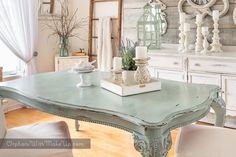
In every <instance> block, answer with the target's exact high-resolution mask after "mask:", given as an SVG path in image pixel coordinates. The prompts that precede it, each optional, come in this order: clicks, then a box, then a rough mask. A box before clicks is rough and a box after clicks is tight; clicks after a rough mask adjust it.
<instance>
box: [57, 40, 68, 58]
mask: <svg viewBox="0 0 236 157" xmlns="http://www.w3.org/2000/svg"><path fill="white" fill-rule="evenodd" d="M59 55H60V57H68V56H69V39H68V37H60V41H59Z"/></svg>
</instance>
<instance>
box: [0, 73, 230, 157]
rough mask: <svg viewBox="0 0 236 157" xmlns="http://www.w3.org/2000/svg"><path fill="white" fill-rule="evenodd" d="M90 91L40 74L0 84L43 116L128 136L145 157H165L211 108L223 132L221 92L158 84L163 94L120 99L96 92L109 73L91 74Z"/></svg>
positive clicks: (68, 79) (1, 90)
mask: <svg viewBox="0 0 236 157" xmlns="http://www.w3.org/2000/svg"><path fill="white" fill-rule="evenodd" d="M90 75H91V77H92V83H93V86H91V87H86V88H77V87H76V84H77V83H78V82H79V75H77V74H74V73H69V72H67V71H63V72H56V73H54V72H53V73H44V74H38V75H34V76H30V77H25V78H21V79H18V80H14V81H10V82H5V83H1V84H0V96H1V99H2V98H12V99H15V100H18V101H19V102H21V103H23V104H25V105H27V106H30V107H33V108H36V109H38V110H41V111H43V112H47V113H51V114H55V115H59V116H63V117H67V118H71V119H75V120H79V121H87V122H93V123H99V124H103V125H109V126H112V127H116V128H119V129H123V130H126V131H128V132H131V133H132V134H133V137H134V147H135V148H136V150H137V151H139V152H140V153H141V155H142V156H143V157H166V156H167V153H168V151H169V149H170V148H171V145H172V142H171V133H170V132H171V130H173V129H175V128H179V127H182V126H185V125H188V124H190V123H193V122H196V121H198V120H200V119H201V118H203V117H204V116H206V115H207V114H208V113H209V111H210V109H211V108H213V109H214V111H215V113H216V126H219V127H222V126H223V124H224V117H225V112H226V109H225V103H224V101H223V100H222V98H221V96H220V88H219V87H217V86H212V85H195V84H186V83H180V82H174V81H167V80H162V90H161V91H156V92H150V93H144V94H139V95H133V96H128V97H120V96H118V95H116V94H114V93H111V92H109V91H107V90H105V89H103V88H101V87H100V84H99V82H100V80H101V79H102V78H104V77H108V76H109V75H110V73H101V72H94V73H91V74H90Z"/></svg>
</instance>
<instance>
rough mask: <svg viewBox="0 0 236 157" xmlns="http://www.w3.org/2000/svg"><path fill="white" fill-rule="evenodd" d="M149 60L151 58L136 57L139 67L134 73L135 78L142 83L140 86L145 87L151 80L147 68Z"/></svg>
mask: <svg viewBox="0 0 236 157" xmlns="http://www.w3.org/2000/svg"><path fill="white" fill-rule="evenodd" d="M149 60H150V58H146V59H135V64H136V65H137V67H138V68H137V70H136V72H135V74H134V79H135V81H136V82H137V83H138V84H139V85H140V87H145V86H146V85H145V84H146V83H149V82H150V81H151V75H150V73H149V70H148V68H147V65H148V61H149Z"/></svg>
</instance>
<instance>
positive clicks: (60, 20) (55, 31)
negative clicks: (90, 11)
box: [45, 0, 88, 57]
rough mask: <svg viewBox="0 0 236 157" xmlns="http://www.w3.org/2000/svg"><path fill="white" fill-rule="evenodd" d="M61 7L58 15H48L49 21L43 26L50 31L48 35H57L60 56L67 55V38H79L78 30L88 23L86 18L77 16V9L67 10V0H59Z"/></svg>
mask: <svg viewBox="0 0 236 157" xmlns="http://www.w3.org/2000/svg"><path fill="white" fill-rule="evenodd" d="M59 4H60V6H59V7H61V13H60V15H56V16H55V15H50V20H47V21H50V22H47V23H45V26H46V27H47V28H48V29H49V30H51V31H52V33H51V34H50V35H49V37H50V36H57V37H59V54H60V56H62V57H66V56H68V55H69V38H72V37H76V38H79V39H81V38H80V36H79V33H78V31H79V30H80V29H82V28H83V27H85V26H86V25H87V23H88V20H87V18H82V19H79V20H78V18H77V13H78V9H76V10H75V11H74V12H73V13H71V12H70V10H69V0H59Z"/></svg>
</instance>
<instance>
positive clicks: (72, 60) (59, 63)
mask: <svg viewBox="0 0 236 157" xmlns="http://www.w3.org/2000/svg"><path fill="white" fill-rule="evenodd" d="M82 61H88V56H69V57H58V56H56V57H55V71H62V70H67V69H70V68H72V67H73V66H74V65H75V64H77V63H81V62H82Z"/></svg>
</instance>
